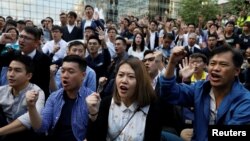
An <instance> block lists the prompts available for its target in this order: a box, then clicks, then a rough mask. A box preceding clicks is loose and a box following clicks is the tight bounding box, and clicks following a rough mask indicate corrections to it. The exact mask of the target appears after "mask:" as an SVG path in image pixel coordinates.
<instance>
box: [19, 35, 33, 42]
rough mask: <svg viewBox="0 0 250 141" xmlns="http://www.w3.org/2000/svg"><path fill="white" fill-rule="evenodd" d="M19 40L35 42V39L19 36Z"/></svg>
mask: <svg viewBox="0 0 250 141" xmlns="http://www.w3.org/2000/svg"><path fill="white" fill-rule="evenodd" d="M18 38H19V39H24V41H31V40H35V39H34V38H31V37H28V36H25V35H19V36H18Z"/></svg>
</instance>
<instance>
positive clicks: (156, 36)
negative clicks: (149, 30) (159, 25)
mask: <svg viewBox="0 0 250 141" xmlns="http://www.w3.org/2000/svg"><path fill="white" fill-rule="evenodd" d="M158 46H159V34H158V32H155V44H154V49H155V48H156V47H158ZM148 49H151V46H150V37H149V41H148Z"/></svg>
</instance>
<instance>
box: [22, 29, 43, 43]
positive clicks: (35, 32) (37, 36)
mask: <svg viewBox="0 0 250 141" xmlns="http://www.w3.org/2000/svg"><path fill="white" fill-rule="evenodd" d="M24 31H25V32H27V33H29V34H31V35H33V36H34V37H35V39H36V40H40V38H41V31H40V30H39V29H38V28H36V27H31V26H26V27H25V28H24Z"/></svg>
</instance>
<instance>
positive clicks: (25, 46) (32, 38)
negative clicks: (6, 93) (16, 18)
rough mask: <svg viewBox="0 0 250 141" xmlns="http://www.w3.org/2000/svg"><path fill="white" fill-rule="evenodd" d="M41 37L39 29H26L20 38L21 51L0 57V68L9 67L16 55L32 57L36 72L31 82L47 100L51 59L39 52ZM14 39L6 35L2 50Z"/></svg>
mask: <svg viewBox="0 0 250 141" xmlns="http://www.w3.org/2000/svg"><path fill="white" fill-rule="evenodd" d="M40 37H41V32H40V31H39V30H38V29H37V28H35V27H25V28H24V30H23V31H22V32H21V33H20V34H19V37H18V43H19V48H20V50H19V51H10V52H7V53H5V54H3V55H0V60H1V61H0V67H3V68H4V67H5V68H6V67H8V66H9V64H10V62H11V61H12V60H13V58H14V57H15V56H16V55H20V54H22V55H27V56H29V57H31V58H32V61H33V64H34V71H33V76H32V78H31V80H30V82H31V83H34V84H37V85H38V86H39V87H40V88H41V89H42V90H43V91H44V93H45V98H47V97H48V96H49V80H50V64H51V59H50V58H49V57H48V56H47V55H45V54H43V53H42V52H40V51H38V50H37V47H38V46H39V44H40ZM12 38H13V37H12V35H11V34H9V33H4V34H3V35H2V37H1V38H0V48H2V47H4V46H5V44H6V43H9V42H11V41H12V40H13V39H12ZM5 70H6V69H5ZM2 73H3V72H2ZM6 73H7V72H5V75H4V77H6Z"/></svg>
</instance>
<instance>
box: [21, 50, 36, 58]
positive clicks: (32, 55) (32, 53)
mask: <svg viewBox="0 0 250 141" xmlns="http://www.w3.org/2000/svg"><path fill="white" fill-rule="evenodd" d="M22 55H25V54H24V53H23V52H22ZM35 55H36V49H34V50H33V51H32V52H31V53H29V54H27V56H29V57H31V58H32V59H33V58H34V57H35Z"/></svg>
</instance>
